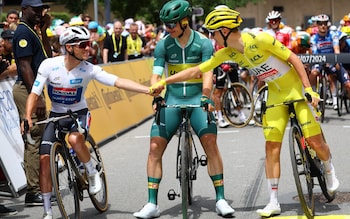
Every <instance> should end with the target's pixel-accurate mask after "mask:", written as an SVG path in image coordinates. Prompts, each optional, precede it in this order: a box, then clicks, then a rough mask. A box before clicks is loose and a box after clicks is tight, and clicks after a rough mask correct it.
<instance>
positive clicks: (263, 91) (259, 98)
mask: <svg viewBox="0 0 350 219" xmlns="http://www.w3.org/2000/svg"><path fill="white" fill-rule="evenodd" d="M267 95H268V87H267V84H265V85H264V86H262V87H261V88H259V90H258V92H257V93H256V95H255V99H254V114H253V119H254V121H255V125H257V126H262V115H263V113H264V110H265V109H266V102H267Z"/></svg>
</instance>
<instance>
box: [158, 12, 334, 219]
mask: <svg viewBox="0 0 350 219" xmlns="http://www.w3.org/2000/svg"><path fill="white" fill-rule="evenodd" d="M241 22H242V19H241V17H240V13H239V12H237V11H234V10H231V9H219V10H214V11H212V12H210V13H209V14H208V16H207V17H206V19H205V27H206V28H207V30H208V31H209V32H210V34H211V37H212V38H214V40H215V41H216V42H217V43H218V44H219V45H224V46H225V47H226V48H223V49H221V50H219V51H217V52H216V53H215V54H214V56H213V57H212V58H211V59H209V60H208V61H206V62H204V63H202V64H200V65H198V66H195V67H192V68H189V69H186V70H183V71H181V72H179V73H177V74H175V75H173V76H171V77H168V78H166V79H164V80H162V81H160V82H158V83H157V84H155V85H153V87H155V88H156V87H163V86H165V85H166V84H171V83H174V82H176V81H183V80H187V79H189V78H194V77H196V76H198V75H200V74H203V73H205V72H207V71H208V70H210V69H213V68H215V67H216V66H218V65H220V64H221V63H222V62H223V61H226V60H233V61H234V62H236V63H238V64H239V65H240V66H242V67H245V68H248V69H250V72H252V73H253V74H255V75H256V76H257V77H258V78H259V80H263V81H265V82H266V83H267V84H268V92H269V96H268V100H267V104H268V105H271V104H274V103H280V102H283V101H287V100H291V99H299V98H303V96H304V94H303V90H304V92H305V93H309V94H310V95H311V97H312V102H311V105H312V106H313V107H316V106H317V104H318V102H319V100H320V99H319V95H318V94H317V93H316V92H314V91H313V90H312V88H311V85H310V82H309V80H308V77H307V74H306V72H305V69H304V66H303V64H302V62H301V61H300V60H299V58H298V57H297V56H296V55H295V54H294V53H293V52H291V51H290V50H289V49H287V48H286V47H285V46H284V45H282V44H281V43H280V42H279V41H278V40H276V39H274V38H273V37H271V36H270V35H269V34H267V33H264V32H261V33H257V34H256V35H254V34H251V33H242V34H241V33H240V31H239V30H238V27H239V25H240V23H241ZM295 108H296V113H297V117H298V119H299V122H300V123H301V124H302V129H303V133H304V135H305V137H306V140H307V142H308V143H309V145H310V146H311V147H312V148H313V149H314V150H315V151H316V153H317V155H318V156H319V158H320V159H321V160H322V161H323V163H324V165H325V171H326V173H327V174H326V182H327V189H328V190H329V192H334V191H335V190H336V189H337V188H338V186H339V181H338V179H337V177H336V175H335V169H334V167H333V165H332V163H331V154H330V149H329V146H328V145H327V144H326V142H325V140H324V139H323V137H322V135H321V128H320V124H319V123H318V122H317V121H316V119H315V117H314V115H313V111H312V109H310V107H309V106H308V103H306V102H300V103H297V104H295ZM288 120H289V115H288V109H287V108H286V107H283V106H281V107H274V108H269V109H267V110H266V113H265V114H264V117H263V130H264V136H265V140H266V145H265V150H266V152H265V153H266V162H265V170H266V178H267V184H268V189H269V199H270V200H269V203H268V205H267V206H266V207H265V208H264V209H259V210H257V213H258V214H260V215H261V216H264V217H269V216H272V215H278V214H280V213H281V208H280V205H279V202H278V199H277V191H278V183H279V178H280V152H281V146H282V139H283V135H284V131H285V128H286V125H287V123H288Z"/></svg>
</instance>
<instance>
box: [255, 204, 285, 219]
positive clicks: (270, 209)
mask: <svg viewBox="0 0 350 219" xmlns="http://www.w3.org/2000/svg"><path fill="white" fill-rule="evenodd" d="M256 213H258V214H259V215H260V216H261V217H271V216H274V215H279V214H281V206H280V204H279V203H277V204H273V203H269V204H267V205H266V207H265V208H264V209H258V210H256Z"/></svg>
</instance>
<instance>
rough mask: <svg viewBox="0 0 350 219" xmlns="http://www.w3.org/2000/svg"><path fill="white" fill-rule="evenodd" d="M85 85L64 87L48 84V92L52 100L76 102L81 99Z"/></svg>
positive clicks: (68, 102) (63, 102)
mask: <svg viewBox="0 0 350 219" xmlns="http://www.w3.org/2000/svg"><path fill="white" fill-rule="evenodd" d="M82 91H83V87H77V88H62V87H53V86H51V85H49V86H48V94H49V97H50V99H51V101H52V102H55V103H62V104H74V103H78V102H80V100H81V96H82Z"/></svg>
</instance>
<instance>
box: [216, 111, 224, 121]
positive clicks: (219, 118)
mask: <svg viewBox="0 0 350 219" xmlns="http://www.w3.org/2000/svg"><path fill="white" fill-rule="evenodd" d="M216 115H217V117H218V121H220V120H223V119H224V118H222V112H221V110H218V111H216Z"/></svg>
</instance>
